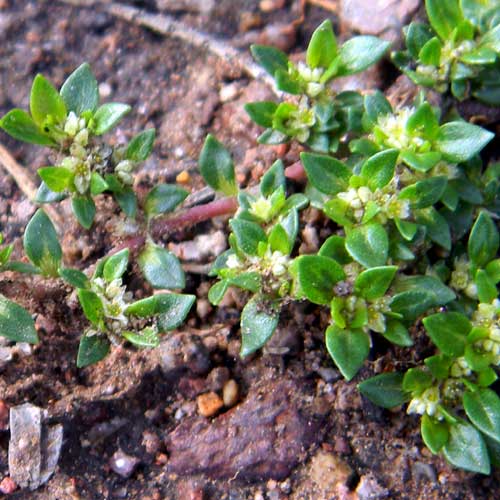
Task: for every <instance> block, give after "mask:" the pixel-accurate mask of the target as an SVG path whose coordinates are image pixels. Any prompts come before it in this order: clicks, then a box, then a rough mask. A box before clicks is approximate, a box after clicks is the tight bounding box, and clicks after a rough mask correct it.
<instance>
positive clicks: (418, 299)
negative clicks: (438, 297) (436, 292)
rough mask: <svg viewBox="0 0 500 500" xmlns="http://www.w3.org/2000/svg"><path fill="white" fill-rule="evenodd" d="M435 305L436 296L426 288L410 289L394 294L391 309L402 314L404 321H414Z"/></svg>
mask: <svg viewBox="0 0 500 500" xmlns="http://www.w3.org/2000/svg"><path fill="white" fill-rule="evenodd" d="M433 306H434V297H433V295H432V294H430V293H429V292H427V291H426V290H408V291H406V292H401V293H398V294H397V295H394V297H393V298H392V301H391V310H392V311H393V312H395V313H398V314H400V315H401V317H402V318H404V321H405V322H407V321H413V320H415V319H416V318H417V317H418V316H420V315H421V314H423V313H424V312H426V311H427V309H429V308H430V307H433Z"/></svg>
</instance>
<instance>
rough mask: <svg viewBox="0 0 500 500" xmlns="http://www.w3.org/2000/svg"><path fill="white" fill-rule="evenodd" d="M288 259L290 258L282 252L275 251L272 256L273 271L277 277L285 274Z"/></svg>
mask: <svg viewBox="0 0 500 500" xmlns="http://www.w3.org/2000/svg"><path fill="white" fill-rule="evenodd" d="M288 261H289V258H288V257H287V256H286V255H284V254H282V253H281V252H278V251H275V252H273V254H272V255H271V258H270V264H271V272H272V273H273V275H274V276H276V277H279V276H283V275H284V274H285V273H286V271H287V268H288Z"/></svg>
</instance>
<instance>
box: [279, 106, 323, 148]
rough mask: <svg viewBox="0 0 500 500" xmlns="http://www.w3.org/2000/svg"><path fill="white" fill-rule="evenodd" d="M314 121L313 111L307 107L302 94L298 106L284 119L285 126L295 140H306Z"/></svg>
mask: <svg viewBox="0 0 500 500" xmlns="http://www.w3.org/2000/svg"><path fill="white" fill-rule="evenodd" d="M315 123H316V117H315V116H314V112H313V110H312V109H310V107H309V103H308V100H307V97H305V96H303V97H302V98H301V99H300V102H299V106H298V108H297V109H296V110H295V111H292V112H291V113H290V116H289V118H288V119H287V120H286V121H285V127H286V128H287V129H289V130H290V135H292V136H293V137H295V138H296V139H297V141H299V142H306V141H307V140H308V139H309V136H310V135H311V128H312V127H313V126H314V124H315Z"/></svg>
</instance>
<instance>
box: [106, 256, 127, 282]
mask: <svg viewBox="0 0 500 500" xmlns="http://www.w3.org/2000/svg"><path fill="white" fill-rule="evenodd" d="M129 253H130V252H129V249H128V248H124V249H123V250H120V251H119V252H116V253H115V254H113V255H111V256H109V257H107V258H106V262H105V264H104V267H103V269H102V276H103V278H104V279H105V280H106V281H107V282H108V283H111V281H113V280H115V279H118V278H121V277H122V276H123V273H124V272H125V271H126V270H127V266H128V257H129Z"/></svg>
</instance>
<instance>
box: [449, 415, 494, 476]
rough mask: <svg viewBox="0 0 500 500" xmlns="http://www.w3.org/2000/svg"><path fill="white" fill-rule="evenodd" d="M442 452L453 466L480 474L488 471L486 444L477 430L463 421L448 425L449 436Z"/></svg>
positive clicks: (488, 462)
mask: <svg viewBox="0 0 500 500" xmlns="http://www.w3.org/2000/svg"><path fill="white" fill-rule="evenodd" d="M443 453H444V456H445V457H446V459H447V460H448V462H450V463H451V464H452V465H454V466H455V467H459V468H461V469H465V470H468V471H471V472H480V473H481V474H489V473H490V470H491V467H490V460H489V458H488V450H487V448H486V444H485V442H484V440H483V438H482V437H481V434H480V433H479V431H477V430H476V429H474V427H472V425H469V424H467V423H465V422H464V423H462V422H459V423H457V424H455V425H451V426H450V437H449V439H448V442H447V443H446V444H445V445H444V446H443Z"/></svg>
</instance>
